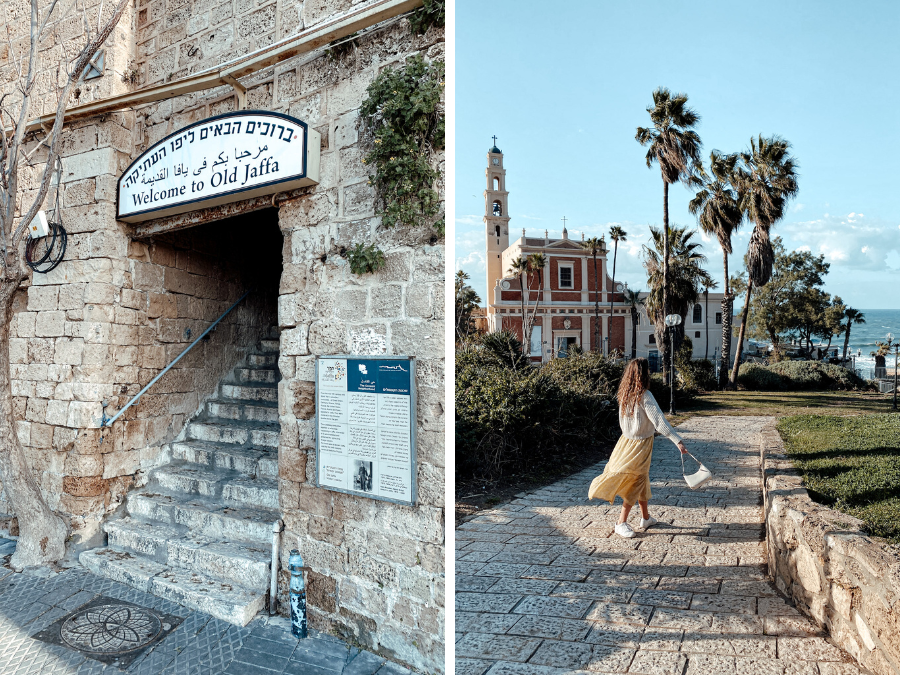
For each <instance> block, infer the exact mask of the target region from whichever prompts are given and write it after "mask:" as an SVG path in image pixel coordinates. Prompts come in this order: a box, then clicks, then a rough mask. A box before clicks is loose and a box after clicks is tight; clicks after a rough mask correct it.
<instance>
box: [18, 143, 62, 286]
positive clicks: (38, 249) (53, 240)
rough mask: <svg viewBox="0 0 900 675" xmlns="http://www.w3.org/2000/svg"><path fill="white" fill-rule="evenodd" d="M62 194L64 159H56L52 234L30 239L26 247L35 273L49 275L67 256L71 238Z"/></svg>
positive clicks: (28, 261) (26, 259) (30, 264)
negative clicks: (63, 214)
mask: <svg viewBox="0 0 900 675" xmlns="http://www.w3.org/2000/svg"><path fill="white" fill-rule="evenodd" d="M61 192H62V159H60V158H59V157H57V158H56V208H55V209H54V212H53V220H54V221H56V222H49V223H47V225H48V227H49V229H50V232H49V233H48V234H47V236H46V237H38V238H30V239H29V240H28V243H27V244H26V245H25V262H26V263H27V264H28V266H29V267H30V268H31V269H33V270H34V271H35V272H38V273H40V274H47V272H49V271H51V270H53V269H55V268H56V266H57V265H59V263H61V262H62V259H63V256H64V255H65V254H66V244H67V243H68V240H69V236H68V234H66V230H65V228H64V227H63V226H62V210H61V205H60V193H61Z"/></svg>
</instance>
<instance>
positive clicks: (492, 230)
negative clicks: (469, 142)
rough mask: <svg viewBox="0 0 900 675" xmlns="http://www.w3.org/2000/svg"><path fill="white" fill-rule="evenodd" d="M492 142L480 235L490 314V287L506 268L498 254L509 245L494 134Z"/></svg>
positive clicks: (499, 156) (503, 179)
mask: <svg viewBox="0 0 900 675" xmlns="http://www.w3.org/2000/svg"><path fill="white" fill-rule="evenodd" d="M493 138H494V145H493V146H492V147H491V149H490V150H488V154H487V169H485V172H484V175H485V177H486V178H487V185H486V189H485V191H484V234H485V238H486V241H487V259H486V263H487V264H486V267H487V270H486V271H487V295H486V296H485V298H484V304H485V307H486V309H487V313H488V314H491V313H492V312H491V305H493V304H494V286H495V285H496V284H497V282H498V281H499V280H500V279H502V278H503V275H504V274H505V272H506V270H504V269H503V263H502V262H501V255H502V253H503V251H505V250H506V249H507V248H509V211H508V205H507V199H508V198H509V193H508V192H507V191H506V169H505V168H504V167H503V153H502V152H501V151H500V148H498V147H497V137H496V136H494V137H493Z"/></svg>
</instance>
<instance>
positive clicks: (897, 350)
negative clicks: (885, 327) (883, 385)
mask: <svg viewBox="0 0 900 675" xmlns="http://www.w3.org/2000/svg"><path fill="white" fill-rule="evenodd" d="M893 342H894V334H893V333H888V334H887V344H888V350H890V348H891V343H893ZM893 346H894V404H893V406H892V409H893V410H897V361H898V359H900V341H898V342H897V344H895V345H893Z"/></svg>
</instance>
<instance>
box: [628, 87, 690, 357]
mask: <svg viewBox="0 0 900 675" xmlns="http://www.w3.org/2000/svg"><path fill="white" fill-rule="evenodd" d="M687 100H688V97H687V94H672V93H671V92H670V91H669V90H668V89H666V88H664V87H658V88H657V89H656V90H655V91H654V92H653V105H652V106H648V107H647V112H648V113H649V114H650V121H651V122H652V123H653V127H651V128H644V127H638V129H637V133H636V134H635V136H634V138H635V140H636V141H637V142H638V143H640V144H641V145H649V146H650V147H649V148H648V149H647V157H646V160H647V168H652V166H653V162H658V163H659V170H660V173H661V174H662V179H663V231H664V234H665V238H664V244H665V246H664V247H663V261H662V298H661V305H660V309H661V312H660V314H659V316H660V317H662V319H665V317H666V313H667V312H668V308H669V303H668V299H667V293H668V285H669V185H671V184H672V183H677V182H679V181H682V182H684V183H686V184H688V185H690V184H691V182H692V180H693V177H694V174H695V172H696V169H697V165H698V164H699V159H700V146H701V145H702V143H701V142H700V136H699V135H698V134H697V132H696V131H694V130H693V127H694V126H696V125H697V124H698V123H699V122H700V116H699V115H698V114H697V113H696V112H695V111H694V110H692V109H691V108H688V107H687ZM657 331H659V327H657ZM660 347H661V348H664V345H660ZM662 356H663V363H664V364H666V363H668V359H666V358H665V357H666V353H665V350H664V349H663V352H662ZM663 367H664V368H665V366H663Z"/></svg>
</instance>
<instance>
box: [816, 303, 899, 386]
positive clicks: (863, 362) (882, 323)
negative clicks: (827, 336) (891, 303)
mask: <svg viewBox="0 0 900 675" xmlns="http://www.w3.org/2000/svg"><path fill="white" fill-rule="evenodd" d="M861 311H862V313H863V314H865V317H866V322H865V323H862V324H853V328H851V329H850V347H849V349H848V350H847V353H848V355H853V356H856V353H857V350H859V351H861V352H862V355H861V356H857V357H856V364H855V366H856V370H857V371H859V374H860V375H861V376H863V377H874V373H875V357H874V356H870V354H871V352H874V351H875V350H876V349H877V347H876V346H875V342H876V341H878V342H885V341H886V340H887V335H888V333H893V335H894V342H895V343H896V342H897V341H898V340H900V309H864V310H861ZM831 344H832V345H837V346H839V347H841V348H842V347H843V346H844V337H843V336H842V335H835V337H834V341H833V342H832V343H831ZM893 365H894V363H893V359H891V358H888V366H889V367H893Z"/></svg>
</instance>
